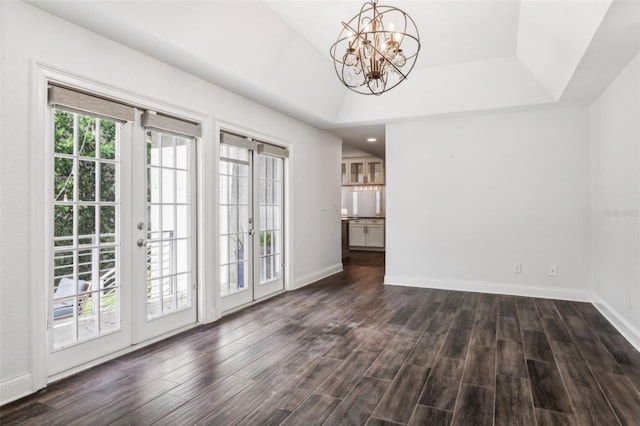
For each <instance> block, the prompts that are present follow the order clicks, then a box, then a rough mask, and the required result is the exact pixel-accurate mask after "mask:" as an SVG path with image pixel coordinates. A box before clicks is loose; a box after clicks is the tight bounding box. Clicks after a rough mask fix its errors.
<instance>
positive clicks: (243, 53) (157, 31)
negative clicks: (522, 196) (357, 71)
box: [31, 0, 640, 149]
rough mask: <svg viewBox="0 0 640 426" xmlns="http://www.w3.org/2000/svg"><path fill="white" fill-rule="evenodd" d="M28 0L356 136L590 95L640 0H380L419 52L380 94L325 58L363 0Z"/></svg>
mask: <svg viewBox="0 0 640 426" xmlns="http://www.w3.org/2000/svg"><path fill="white" fill-rule="evenodd" d="M31 3H32V4H34V5H36V6H38V7H40V8H42V9H44V10H46V11H49V12H51V13H53V14H55V15H58V16H60V17H61V18H63V19H66V20H68V21H71V22H73V23H75V24H77V25H80V26H82V27H85V28H87V29H89V30H91V31H94V32H96V33H99V34H102V35H104V36H105V37H108V38H110V39H113V40H115V41H117V42H120V43H122V44H124V45H127V46H129V47H131V48H134V49H136V50H139V51H141V52H143V53H145V54H148V55H150V56H152V57H155V58H157V59H159V60H162V61H164V62H166V63H168V64H170V65H173V66H175V67H177V68H180V69H183V70H185V71H186V72H189V73H191V74H193V75H196V76H198V77H200V78H203V79H205V80H207V81H210V82H212V83H214V84H216V85H219V86H221V87H225V88H227V89H229V90H231V91H234V92H236V93H238V94H240V95H242V96H245V97H247V98H250V99H253V100H255V101H257V102H260V103H262V104H265V105H267V106H270V107H272V108H274V109H277V110H279V111H282V112H284V113H286V114H288V115H291V116H293V117H295V118H298V119H300V120H302V121H305V122H308V123H310V124H312V125H315V126H318V127H320V128H326V129H336V128H349V129H351V128H357V129H359V130H351V131H340V132H339V133H343V134H344V135H349V137H346V136H344V138H345V139H348V138H351V139H352V140H353V139H354V138H356V139H357V138H359V137H361V138H365V137H366V135H367V133H371V132H374V131H378V132H379V130H380V126H381V125H384V124H385V123H388V122H392V121H398V120H406V119H413V118H424V117H429V116H434V115H442V114H456V113H464V112H472V111H482V110H493V109H503V108H512V107H526V106H531V105H538V104H546V103H555V102H561V101H563V99H566V98H567V93H569V92H570V95H571V96H569V98H571V99H572V100H580V101H583V102H587V101H590V100H593V97H594V96H596V95H597V94H598V93H599V92H597V93H596V91H595V90H593V87H600V88H604V87H606V85H607V84H608V81H610V79H611V78H613V77H614V76H615V74H616V73H615V71H616V70H617V71H619V70H620V69H621V67H622V66H624V64H625V63H626V62H625V61H627V62H628V60H630V59H631V58H632V57H633V55H635V53H636V52H637V51H638V48H639V47H638V46H639V44H640V41H639V36H638V34H639V33H638V31H639V28H640V12H639V3H640V2H637V1H622V0H621V1H611V0H598V1H574V0H555V1H554V0H547V1H535V0H533V1H528V0H523V1H520V0H500V1H483V0H476V1H420V2H418V1H394V0H381V4H392V5H394V6H397V7H399V8H401V9H403V10H405V11H406V12H408V13H409V14H410V15H411V16H412V17H413V18H414V20H415V21H416V24H417V26H418V29H419V32H420V36H421V42H422V50H421V53H420V57H419V59H418V63H417V65H416V69H414V71H413V72H412V73H411V74H410V76H409V79H408V80H407V81H406V82H404V83H403V84H401V85H400V86H398V87H397V88H395V89H393V90H392V91H390V92H388V93H385V94H384V95H382V96H380V97H375V96H363V95H357V94H354V93H352V92H350V91H348V90H347V89H346V88H345V87H343V86H342V85H341V84H340V82H339V81H338V79H337V77H336V76H335V72H334V70H333V64H332V61H331V59H330V56H329V47H330V46H331V44H332V43H333V42H334V41H335V38H336V37H337V34H338V32H339V29H340V22H341V21H343V20H348V19H349V18H351V17H352V16H353V15H355V14H356V13H357V11H358V10H359V9H360V6H361V5H362V3H363V2H362V1H350V0H342V1H321V0H318V1H314V0H307V1H200V2H191V1H147V2H139V1H32V2H31ZM583 59H584V60H583ZM599 59H602V60H599ZM611 64H614V65H611ZM614 68H615V69H614ZM600 69H602V71H601V70H600ZM567 88H569V90H567ZM370 126H373V127H370ZM358 132H361V133H358ZM359 135H360V136H359ZM364 147H365V148H366V147H367V146H366V145H364ZM360 149H362V148H360Z"/></svg>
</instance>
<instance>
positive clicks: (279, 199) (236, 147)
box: [219, 132, 286, 313]
mask: <svg viewBox="0 0 640 426" xmlns="http://www.w3.org/2000/svg"><path fill="white" fill-rule="evenodd" d="M221 140H222V142H221V144H220V245H219V253H220V298H221V310H222V312H223V313H225V312H229V311H231V310H234V309H237V308H238V307H240V306H243V305H246V304H249V303H251V302H253V301H255V300H259V299H262V298H265V297H268V296H271V295H273V294H275V293H277V292H279V291H282V290H283V289H284V274H283V259H284V252H283V248H284V244H283V241H284V240H283V237H284V226H283V224H284V203H283V198H284V197H283V194H284V157H282V156H276V155H272V154H271V155H270V154H269V153H266V152H264V151H263V150H262V149H261V147H263V146H265V144H260V143H256V142H254V141H252V140H250V139H248V138H245V137H241V136H237V135H233V134H230V133H227V132H223V133H222V135H221ZM280 151H282V152H284V153H286V150H283V149H281V148H276V149H275V152H280Z"/></svg>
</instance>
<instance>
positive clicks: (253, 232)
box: [249, 229, 256, 237]
mask: <svg viewBox="0 0 640 426" xmlns="http://www.w3.org/2000/svg"><path fill="white" fill-rule="evenodd" d="M255 233H256V231H255V229H249V235H250V236H252V237H253V236H254V234H255Z"/></svg>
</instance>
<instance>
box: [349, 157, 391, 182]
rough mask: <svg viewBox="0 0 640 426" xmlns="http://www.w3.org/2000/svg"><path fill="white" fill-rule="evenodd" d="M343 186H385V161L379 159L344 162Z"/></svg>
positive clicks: (351, 159)
mask: <svg viewBox="0 0 640 426" xmlns="http://www.w3.org/2000/svg"><path fill="white" fill-rule="evenodd" d="M341 182H342V185H363V184H372V185H373V184H375V185H384V161H382V160H380V159H379V158H374V157H371V158H350V159H345V160H342V176H341Z"/></svg>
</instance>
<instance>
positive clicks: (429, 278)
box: [385, 107, 591, 300]
mask: <svg viewBox="0 0 640 426" xmlns="http://www.w3.org/2000/svg"><path fill="white" fill-rule="evenodd" d="M386 141H387V146H386V179H387V215H386V216H387V221H386V223H387V256H386V262H387V264H386V276H385V283H389V284H406V285H416V286H424V287H440V288H453V289H464V290H470V291H483V292H502V293H511V294H526V295H538V296H542V297H557V298H568V299H580V300H586V299H588V298H589V297H590V284H589V282H590V276H591V275H590V270H589V253H590V249H589V247H590V238H589V142H588V141H589V111H588V109H587V108H558V107H553V108H551V107H549V108H540V109H536V110H532V111H523V112H509V113H491V114H484V115H482V114H480V115H474V116H469V117H461V118H440V119H433V120H424V121H415V122H408V123H401V124H390V125H387V136H386ZM516 262H519V263H521V264H522V273H521V274H514V272H513V268H514V263H516ZM550 265H557V267H558V276H557V277H553V278H552V277H550V276H549V273H548V272H549V266H550Z"/></svg>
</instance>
